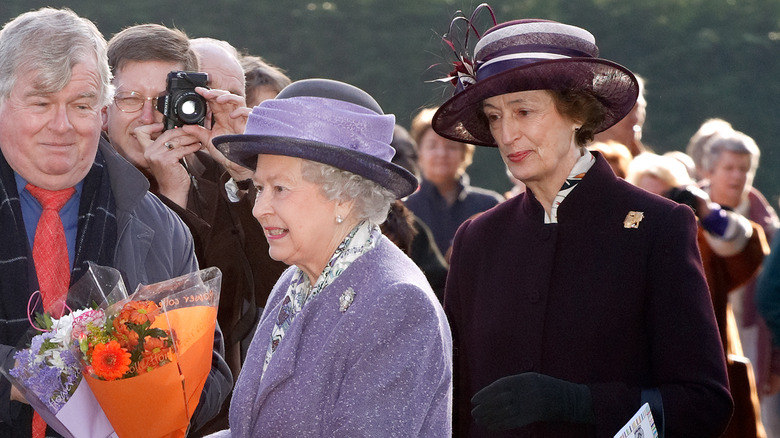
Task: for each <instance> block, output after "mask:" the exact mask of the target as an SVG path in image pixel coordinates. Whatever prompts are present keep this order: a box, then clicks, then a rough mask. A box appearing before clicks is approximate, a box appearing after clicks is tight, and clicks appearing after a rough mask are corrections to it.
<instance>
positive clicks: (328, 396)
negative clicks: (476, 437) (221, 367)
mask: <svg viewBox="0 0 780 438" xmlns="http://www.w3.org/2000/svg"><path fill="white" fill-rule="evenodd" d="M293 272H294V268H290V269H288V270H287V271H285V273H284V274H283V275H282V276H281V278H280V279H279V281H278V282H277V283H276V286H274V289H273V291H272V292H271V296H270V297H269V299H268V305H267V306H266V310H265V311H264V312H263V316H262V318H261V320H260V324H259V326H258V328H257V331H256V332H255V337H254V339H253V340H252V345H251V347H250V348H249V353H248V355H247V359H246V362H245V364H244V366H243V368H242V370H241V374H240V376H239V378H238V381H237V383H236V386H235V389H234V391H233V399H232V401H231V405H230V430H226V431H222V432H218V433H216V434H214V435H211V436H212V437H228V436H234V437H282V436H288V437H346V436H349V437H380V436H393V437H418V436H419V437H449V436H451V430H452V423H451V407H452V338H451V336H450V330H449V327H448V324H447V321H446V319H445V316H444V311H443V310H442V308H441V306H440V305H439V303H438V301H437V299H436V297H435V296H434V294H433V292H432V291H431V288H430V286H429V284H428V282H427V280H426V279H425V276H424V275H423V273H422V272H421V271H420V270H419V268H417V266H416V265H415V264H414V262H412V261H411V260H410V259H409V258H408V257H407V256H406V255H405V254H403V253H402V252H401V251H400V250H399V249H398V248H397V247H396V246H395V245H394V244H393V243H391V242H390V241H389V240H388V239H387V238H385V237H384V236H382V239H381V240H380V241H379V242H378V244H377V246H376V248H374V249H373V250H371V251H369V252H367V253H366V254H364V255H363V256H361V257H360V258H358V259H357V260H355V261H354V262H353V263H352V264H351V265H350V266H349V267H348V268H347V269H346V270H345V271H344V272H343V273H342V274H341V275H340V276H339V277H338V278H337V279H336V280H335V281H334V282H333V283H332V284H330V285H329V286H328V287H326V288H325V289H323V290H322V292H320V293H319V295H317V296H316V297H315V298H313V299H312V300H311V301H310V302H309V303H307V304H306V305H305V306H304V308H303V310H302V311H301V313H299V314H298V315H297V316H296V317H295V320H294V321H293V323H292V324H291V325H290V327H289V329H288V330H287V333H286V334H285V336H284V339H282V342H281V343H280V344H279V347H278V348H277V350H276V352H275V353H274V357H273V359H272V360H271V362H270V364H269V365H268V369H267V370H266V375H265V376H264V377H263V378H262V380H261V373H262V368H263V360H264V358H265V354H266V350H267V349H268V343H269V341H270V339H271V331H272V329H273V327H274V324H275V322H276V318H277V315H278V313H279V308H280V305H281V301H282V300H283V298H284V296H285V294H286V292H287V288H288V285H289V283H290V280H291V278H292V275H293ZM348 288H351V289H352V290H353V291H354V292H355V298H354V302H353V303H352V304H351V305H350V306H349V308H348V309H346V311H344V312H342V311H340V309H339V298H340V297H341V295H342V294H343V293H344V291H346V290H347V289H348Z"/></svg>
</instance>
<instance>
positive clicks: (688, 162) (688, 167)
mask: <svg viewBox="0 0 780 438" xmlns="http://www.w3.org/2000/svg"><path fill="white" fill-rule="evenodd" d="M663 156H664V157H669V158H671V159H673V160H676V161H678V162H679V163H680V164H682V165H683V166H684V167H685V172H686V173H688V179H690V180H691V181H698V178H697V173H696V164H695V163H694V162H693V158H691V156H690V155H688V154H686V153H685V152H682V151H668V152H664V153H663Z"/></svg>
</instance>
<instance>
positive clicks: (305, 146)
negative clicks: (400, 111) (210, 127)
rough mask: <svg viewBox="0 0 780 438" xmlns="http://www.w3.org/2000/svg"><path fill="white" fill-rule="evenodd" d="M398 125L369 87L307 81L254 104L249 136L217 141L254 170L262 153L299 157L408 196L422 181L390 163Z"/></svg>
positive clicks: (224, 150)
mask: <svg viewBox="0 0 780 438" xmlns="http://www.w3.org/2000/svg"><path fill="white" fill-rule="evenodd" d="M394 127H395V117H394V116H393V115H385V114H384V113H383V112H382V108H381V107H380V106H379V104H378V103H377V102H376V101H375V100H374V99H373V98H372V97H371V96H370V95H369V94H368V93H366V92H365V91H363V90H361V89H359V88H357V87H354V86H352V85H349V84H345V83H343V82H338V81H333V80H329V79H307V80H303V81H297V82H294V83H292V84H290V85H289V86H287V87H286V88H285V89H284V90H282V91H281V93H279V95H278V96H277V97H276V98H274V99H269V100H265V101H263V102H262V103H261V104H260V105H258V106H256V107H254V108H253V109H252V113H251V114H250V115H249V120H248V121H247V125H246V129H245V131H244V134H239V135H221V136H218V137H215V138H214V140H213V141H214V145H215V146H216V147H217V149H219V150H220V152H222V153H223V154H224V155H225V156H226V157H227V158H228V159H229V160H231V161H235V162H236V163H238V164H240V165H242V166H244V167H247V168H249V169H254V168H255V167H256V165H257V156H258V155H259V154H270V155H286V156H291V157H298V158H303V159H306V160H312V161H317V162H320V163H325V164H329V165H331V166H333V167H336V168H338V169H342V170H346V171H349V172H352V173H355V174H357V175H360V176H362V177H365V178H368V179H370V180H372V181H374V182H376V183H378V184H379V185H381V186H382V187H385V188H387V189H388V190H390V191H391V192H393V193H394V194H395V195H396V196H397V197H398V198H403V197H405V196H408V195H410V194H411V193H412V192H414V191H415V190H416V189H417V179H416V178H415V177H414V175H412V174H411V173H409V172H408V171H407V170H406V169H404V168H403V167H401V166H398V165H396V164H393V163H392V162H390V160H391V159H392V158H393V155H394V154H395V149H393V148H392V147H391V146H390V141H391V140H392V138H393V128H394Z"/></svg>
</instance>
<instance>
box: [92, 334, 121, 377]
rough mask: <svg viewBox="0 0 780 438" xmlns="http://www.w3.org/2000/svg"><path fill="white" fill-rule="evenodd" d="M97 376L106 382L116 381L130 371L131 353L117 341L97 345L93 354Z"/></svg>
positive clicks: (93, 364) (93, 365) (93, 363)
mask: <svg viewBox="0 0 780 438" xmlns="http://www.w3.org/2000/svg"><path fill="white" fill-rule="evenodd" d="M92 367H93V369H94V371H95V374H96V375H97V376H98V377H101V378H103V379H105V380H116V379H118V378H120V377H122V376H123V375H124V374H125V373H126V372H127V371H128V370H129V369H130V353H128V351H127V350H125V349H124V348H122V347H121V346H120V345H119V342H117V341H109V342H108V343H107V344H97V345H95V350H94V351H93V352H92Z"/></svg>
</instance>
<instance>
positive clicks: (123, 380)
mask: <svg viewBox="0 0 780 438" xmlns="http://www.w3.org/2000/svg"><path fill="white" fill-rule="evenodd" d="M221 280H222V274H221V272H220V271H219V269H218V268H207V269H203V270H200V271H198V272H193V273H191V274H188V275H184V276H181V277H177V278H174V279H171V280H167V281H164V282H161V283H155V284H152V285H148V286H147V285H142V286H139V288H138V289H136V291H135V292H134V293H133V294H132V295H131V296H130V297H128V298H127V299H124V300H121V301H119V302H116V303H114V304H112V305H111V306H109V307H108V308H107V309H106V323H105V326H104V327H102V328H97V327H94V326H91V327H89V329H88V330H87V331H86V332H84V333H82V334H81V335H80V342H79V350H78V354H77V355H78V356H79V358H80V361H79V363H80V365H81V367H82V370H83V373H84V380H85V381H86V382H87V383H88V384H89V386H90V388H91V389H92V392H93V393H94V395H95V398H96V399H97V400H98V402H99V403H100V406H101V407H102V408H103V411H104V412H105V414H106V416H107V417H108V419H109V421H110V422H111V425H112V426H113V427H114V430H115V431H116V433H117V435H118V436H119V437H120V438H130V437H145V438H156V437H184V436H186V434H187V431H188V428H189V423H190V418H191V417H192V415H193V413H194V411H195V408H196V407H197V405H198V401H199V400H200V395H201V392H202V390H203V386H204V384H205V383H206V379H207V377H208V374H209V371H210V369H211V362H212V350H213V343H214V330H215V327H216V317H217V306H218V303H219V293H220V287H221Z"/></svg>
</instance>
